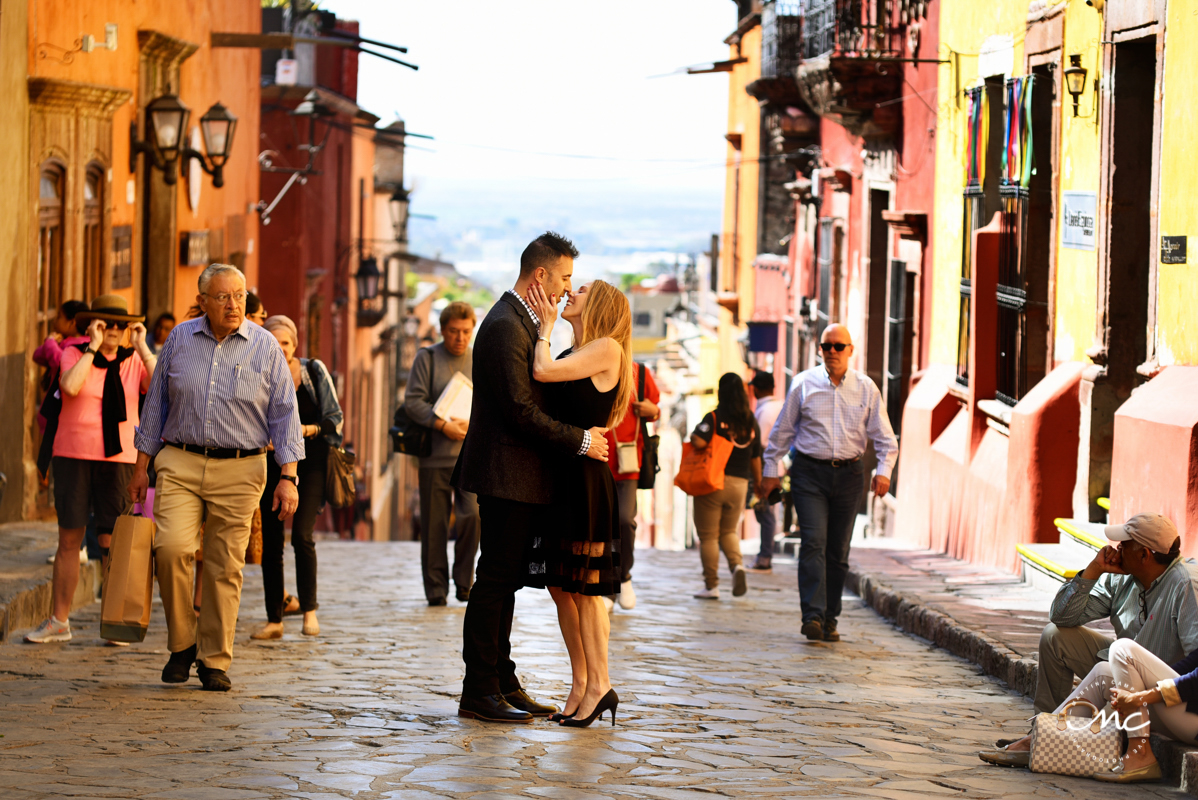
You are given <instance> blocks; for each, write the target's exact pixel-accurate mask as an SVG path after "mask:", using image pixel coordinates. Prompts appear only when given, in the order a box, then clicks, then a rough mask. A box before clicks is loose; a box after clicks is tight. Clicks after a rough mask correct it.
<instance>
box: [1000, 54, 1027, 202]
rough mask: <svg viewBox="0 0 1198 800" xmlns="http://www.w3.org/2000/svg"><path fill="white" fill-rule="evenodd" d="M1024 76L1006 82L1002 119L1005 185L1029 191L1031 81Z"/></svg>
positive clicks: (1003, 178)
mask: <svg viewBox="0 0 1198 800" xmlns="http://www.w3.org/2000/svg"><path fill="white" fill-rule="evenodd" d="M1034 80H1035V78H1034V77H1033V76H1031V75H1025V76H1023V77H1020V78H1011V79H1010V80H1009V81H1007V86H1006V89H1007V92H1006V95H1007V96H1006V109H1005V113H1004V118H1003V153H1002V183H1003V184H1004V185H1006V186H1022V187H1023V188H1025V189H1026V188H1027V186H1028V184H1029V183H1030V182H1031V179H1032V164H1033V159H1032V82H1033V81H1034Z"/></svg>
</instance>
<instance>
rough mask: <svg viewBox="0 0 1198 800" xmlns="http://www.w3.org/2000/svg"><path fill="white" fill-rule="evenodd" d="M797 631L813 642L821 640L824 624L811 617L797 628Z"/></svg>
mask: <svg viewBox="0 0 1198 800" xmlns="http://www.w3.org/2000/svg"><path fill="white" fill-rule="evenodd" d="M799 632H800V633H802V634H803V635H804V636H806V637H807V638H808V639H810V640H811V641H813V642H819V641H823V638H824V624H823V623H822V622H820V621H819V618H817V617H813V618H812V619H809V620H807V621H806V622H804V623H803V627H802V628H800V629H799Z"/></svg>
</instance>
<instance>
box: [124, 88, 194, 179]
mask: <svg viewBox="0 0 1198 800" xmlns="http://www.w3.org/2000/svg"><path fill="white" fill-rule="evenodd" d="M190 116H191V110H190V109H189V108H188V107H187V106H185V105H184V104H183V103H182V102H181V101H180V100H179V98H178V96H176V95H173V94H165V95H163V96H161V97H157V98H155V99H153V100H151V101H150V104H149V105H147V106H146V128H147V132H146V133H147V135H146V139H147V140H148V141H142V140H139V139H138V138H137V123H136V122H133V123H131V124H130V125H129V142H130V144H129V171H130V172H133V171H134V170H136V169H137V155H138V153H145V154H146V156H147V157H148V158H149V159H150V164H151V165H153V166H154V167H157V168H158V169H160V170H162V179H163V181H165V182H166V184H167V185H168V186H173V185H174V184H175V181H176V180H178V176H177V175H176V169H175V164H176V162H177V161H178V159H179V145H180V142H181V141H182V140H183V132H184V131H185V130H187V120H188V118H189V117H190Z"/></svg>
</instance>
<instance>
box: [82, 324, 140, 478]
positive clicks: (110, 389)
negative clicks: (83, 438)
mask: <svg viewBox="0 0 1198 800" xmlns="http://www.w3.org/2000/svg"><path fill="white" fill-rule="evenodd" d="M75 346H76V347H78V348H79V349H80V350H87V348H88V347H89V346H90V345H87V344H77V345H75ZM131 355H133V348H131V347H118V348H117V350H116V355H115V356H113V357H112V358H105V357H104V356H103V355H101V354H100V353H96V354H95V355H93V356H92V366H94V367H95V368H96V369H102V370H106V372H105V375H104V397H103V400H102V401H101V403H100V411H101V415H100V416H101V424H102V425H103V427H104V457H105V458H112V457H113V456H116V455H120V453H121V449H122V448H121V423H122V422H124V421H125V420H127V419H128V418H129V415H128V413H127V412H126V411H125V385H124V384H123V383H121V362H122V361H124V360H125V359H126V358H128V357H129V356H131Z"/></svg>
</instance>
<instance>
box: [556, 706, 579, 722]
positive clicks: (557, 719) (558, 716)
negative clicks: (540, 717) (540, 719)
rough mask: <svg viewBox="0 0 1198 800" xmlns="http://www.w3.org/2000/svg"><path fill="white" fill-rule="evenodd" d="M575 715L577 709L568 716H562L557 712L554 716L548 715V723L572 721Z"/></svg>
mask: <svg viewBox="0 0 1198 800" xmlns="http://www.w3.org/2000/svg"><path fill="white" fill-rule="evenodd" d="M577 713H578V710H577V709H575V710H574V711H572V712H570V713H569V714H563V713H562V712H560V711H559V712H557V713H556V714H550V715H549V721H550V722H561V721H562V720H563V719H574V715H575V714H577Z"/></svg>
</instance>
